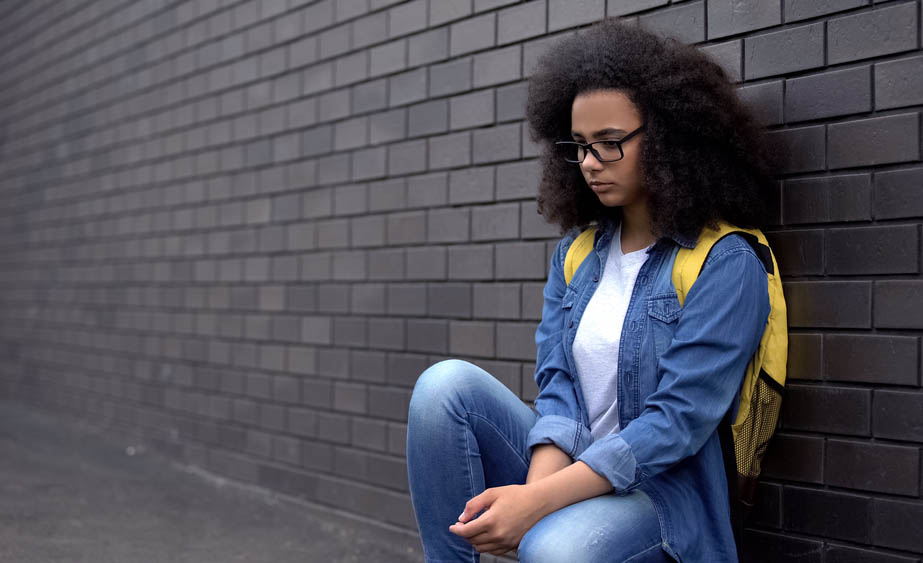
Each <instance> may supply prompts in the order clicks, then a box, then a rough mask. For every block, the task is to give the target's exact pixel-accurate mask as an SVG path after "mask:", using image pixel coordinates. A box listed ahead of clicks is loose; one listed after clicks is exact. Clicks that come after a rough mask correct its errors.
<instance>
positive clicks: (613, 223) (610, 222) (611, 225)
mask: <svg viewBox="0 0 923 563" xmlns="http://www.w3.org/2000/svg"><path fill="white" fill-rule="evenodd" d="M621 221H622V219H621V217H620V216H618V215H616V216H612V217H602V218H600V219H599V220H598V221H597V223H598V224H599V229H600V231H601V232H602V233H604V235H603V236H600V238H599V242H600V243H602V244H605V243H606V241H607V240H608V239H609V237H611V236H612V235H613V234H614V233H615V229H616V227H618V226H619V223H621ZM660 238H661V240H662V239H670V240H672V241H673V242H675V243H676V244H678V245H679V246H682V247H683V248H695V243H696V239H694V238H690V237H687V236H685V235H683V234H681V233H672V234H669V235H664V236H662V237H660Z"/></svg>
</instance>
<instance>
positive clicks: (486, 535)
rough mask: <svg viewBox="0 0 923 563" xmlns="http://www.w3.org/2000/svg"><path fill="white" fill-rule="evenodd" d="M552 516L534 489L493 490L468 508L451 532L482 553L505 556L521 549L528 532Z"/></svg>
mask: <svg viewBox="0 0 923 563" xmlns="http://www.w3.org/2000/svg"><path fill="white" fill-rule="evenodd" d="M485 509H486V510H485ZM482 510H484V513H483V514H481V515H480V516H478V517H477V518H474V516H475V515H476V514H477V513H478V512H481V511H482ZM549 512H550V510H547V509H546V507H545V506H544V503H543V501H542V500H541V497H540V496H539V495H537V494H535V492H534V488H533V487H532V486H531V485H507V486H505V487H492V488H490V489H487V490H485V491H484V492H483V493H481V494H479V495H478V496H476V497H474V498H472V499H471V500H469V501H468V502H467V504H465V510H464V512H462V513H461V515H460V516H459V517H458V522H457V523H455V524H453V525H451V526H449V531H450V532H452V533H453V534H456V535H459V536H462V537H463V538H465V539H466V540H468V542H469V543H470V544H471V545H473V546H474V548H475V549H477V550H478V551H479V552H480V553H490V554H492V555H502V554H504V553H506V552H507V551H510V550H511V549H515V548H517V547H519V542H520V540H522V537H523V536H524V535H525V534H526V532H528V531H529V530H530V529H531V528H532V526H534V525H535V524H536V523H537V522H538V521H539V520H541V519H542V518H543V517H544V516H545V515H547V514H548V513H549Z"/></svg>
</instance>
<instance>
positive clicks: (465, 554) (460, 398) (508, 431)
mask: <svg viewBox="0 0 923 563" xmlns="http://www.w3.org/2000/svg"><path fill="white" fill-rule="evenodd" d="M537 418H538V414H537V413H536V412H535V411H534V410H532V409H531V408H529V407H528V406H527V405H526V404H525V403H523V402H522V401H521V400H519V398H518V397H516V395H514V394H513V393H512V392H511V391H510V390H509V389H507V388H506V386H505V385H503V384H502V383H500V382H499V381H497V380H496V379H495V378H494V377H493V376H491V375H490V374H489V373H487V372H486V371H484V370H482V369H481V368H479V367H477V366H475V365H474V364H471V363H468V362H465V361H461V360H446V361H443V362H439V363H437V364H435V365H433V366H431V367H430V368H429V369H427V370H426V371H424V372H423V374H422V375H420V377H419V379H418V380H417V383H416V385H415V386H414V389H413V396H412V397H411V399H410V413H409V416H408V423H407V472H408V477H409V480H410V495H411V500H412V502H413V508H414V512H415V514H416V518H417V525H418V526H419V529H420V538H421V540H422V542H423V553H424V556H425V558H426V561H427V563H435V562H446V561H452V562H455V561H465V562H477V561H479V560H480V554H479V553H478V552H477V550H475V549H474V547H473V546H472V545H471V544H469V543H468V542H467V541H466V540H465V539H464V538H462V537H460V536H456V535H455V534H453V533H451V532H450V531H449V526H451V525H452V524H454V523H455V522H456V521H457V519H458V515H459V514H460V513H461V512H462V510H463V509H464V507H465V503H466V502H467V501H468V499H470V498H471V497H474V496H476V495H478V494H480V493H481V492H483V491H484V490H485V489H486V488H489V487H501V486H504V485H513V484H523V483H525V482H526V476H527V474H528V472H529V459H530V452H529V449H528V448H527V447H526V437H527V436H528V434H529V430H530V429H531V428H532V426H533V425H534V424H535V420H536V419H537ZM518 554H519V558H520V561H523V562H526V563H539V562H550V563H560V562H567V563H584V562H587V563H588V562H607V563H609V562H618V561H632V562H635V563H641V562H648V561H657V562H660V561H670V558H669V557H668V556H667V554H666V552H664V551H663V550H662V548H661V537H660V524H659V521H658V519H657V514H656V512H655V511H654V506H653V504H652V503H651V501H650V499H649V498H648V496H647V495H646V494H645V493H644V492H642V491H640V490H638V489H635V490H634V491H632V492H631V493H630V494H627V495H623V496H616V495H614V494H607V495H601V496H598V497H595V498H591V499H587V500H584V501H582V502H578V503H575V504H572V505H570V506H567V507H564V508H562V509H560V510H557V511H555V512H553V513H551V514H549V515H547V516H545V517H544V518H543V519H542V520H540V521H539V522H538V523H537V524H536V525H535V526H533V527H532V529H530V530H529V531H528V532H527V533H526V534H525V536H523V538H522V541H521V543H520V545H519V549H518Z"/></svg>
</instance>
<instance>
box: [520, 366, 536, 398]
mask: <svg viewBox="0 0 923 563" xmlns="http://www.w3.org/2000/svg"><path fill="white" fill-rule="evenodd" d="M520 382H521V384H522V391H521V393H520V395H519V396H520V398H522V400H523V401H529V402H530V403H531V402H533V401H535V397H536V396H538V385H536V383H535V364H534V363H528V364H523V365H522V374H521V377H520Z"/></svg>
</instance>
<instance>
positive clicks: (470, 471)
mask: <svg viewBox="0 0 923 563" xmlns="http://www.w3.org/2000/svg"><path fill="white" fill-rule="evenodd" d="M469 429H470V425H466V426H465V453H467V454H468V455H466V456H465V459H466V460H467V461H468V463H467V465H468V492H469V496H468V499H469V500H470V499H472V498H474V496H475V494H474V470H473V469H472V468H471V446H470V445H469V442H468V434H469ZM466 504H467V503H466ZM462 512H464V508H463V509H462ZM469 545H470V544H469ZM470 549H471V554H470V555H471V563H476V562H477V560H478V556H477V555H475V553H474V552H475V549H474V546H473V545H471V546H470Z"/></svg>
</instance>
